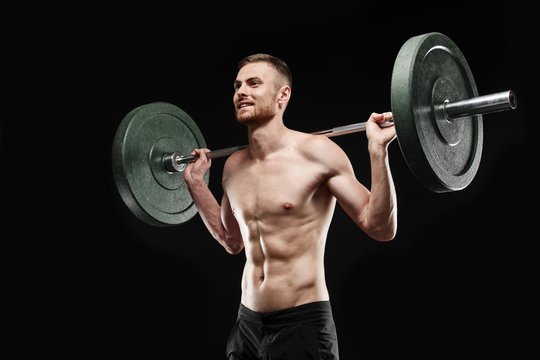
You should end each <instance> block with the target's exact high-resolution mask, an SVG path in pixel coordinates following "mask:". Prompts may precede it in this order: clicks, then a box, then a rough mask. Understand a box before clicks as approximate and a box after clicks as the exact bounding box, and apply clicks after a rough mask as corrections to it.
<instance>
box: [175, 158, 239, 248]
mask: <svg viewBox="0 0 540 360" xmlns="http://www.w3.org/2000/svg"><path fill="white" fill-rule="evenodd" d="M208 151H209V150H207V149H203V150H201V149H196V150H194V151H193V152H192V154H191V155H198V156H199V159H197V161H195V162H193V163H191V164H189V165H188V166H187V167H186V169H185V170H184V179H185V181H186V185H187V187H188V190H189V193H190V195H191V198H192V199H193V203H194V204H195V206H196V207H197V210H198V211H199V215H200V216H201V219H202V220H203V222H204V224H205V225H206V228H207V229H208V231H209V232H210V234H212V236H213V237H214V239H216V240H217V241H218V242H219V243H220V244H221V246H223V247H224V248H225V250H227V252H228V253H229V254H238V253H239V252H240V251H242V249H243V247H244V244H243V242H242V236H241V234H240V228H239V226H238V223H237V222H236V219H235V218H234V215H233V213H232V210H231V207H230V204H229V199H228V197H227V194H226V193H225V192H224V194H223V199H222V203H221V206H220V205H219V204H218V202H217V200H216V198H215V197H214V195H213V194H212V192H211V191H210V189H209V188H208V186H207V185H206V182H205V181H204V174H205V173H206V171H207V170H208V169H209V168H210V165H211V160H209V159H208V158H207V157H206V153H207V152H208Z"/></svg>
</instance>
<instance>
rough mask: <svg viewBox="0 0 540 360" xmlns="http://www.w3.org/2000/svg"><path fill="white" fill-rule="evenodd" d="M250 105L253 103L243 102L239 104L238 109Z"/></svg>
mask: <svg viewBox="0 0 540 360" xmlns="http://www.w3.org/2000/svg"><path fill="white" fill-rule="evenodd" d="M249 106H253V103H250V102H241V103H239V104H238V109H244V108H247V107H249Z"/></svg>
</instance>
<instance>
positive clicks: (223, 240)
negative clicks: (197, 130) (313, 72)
mask: <svg viewBox="0 0 540 360" xmlns="http://www.w3.org/2000/svg"><path fill="white" fill-rule="evenodd" d="M238 68H239V71H238V75H237V77H236V80H235V81H234V96H233V102H234V107H235V111H236V118H237V120H238V122H240V123H242V124H245V125H246V127H247V130H248V140H249V144H248V145H249V146H248V147H247V149H245V150H241V151H238V152H236V153H234V154H233V155H231V156H230V157H229V158H228V159H227V161H226V163H225V167H224V169H223V180H222V186H223V198H222V200H221V205H220V204H219V203H218V202H217V201H216V199H215V197H214V196H213V195H212V193H211V192H210V190H209V189H208V187H207V185H206V183H205V182H204V180H203V175H204V173H205V172H206V171H207V170H208V169H209V167H210V165H211V160H209V159H208V158H207V157H206V152H208V151H209V150H208V149H196V150H194V151H193V153H192V155H198V156H199V158H198V160H197V161H196V162H194V163H191V164H190V165H188V166H187V168H186V169H185V172H184V178H185V180H186V183H187V186H188V189H189V191H190V194H191V196H192V198H193V201H194V203H195V205H196V206H197V209H198V210H199V214H200V216H201V218H202V220H203V221H204V223H205V225H206V227H207V228H208V230H209V231H210V233H211V234H212V236H213V237H214V238H215V239H216V240H217V241H218V242H219V243H220V244H221V245H222V246H223V247H224V248H225V250H227V252H228V253H230V254H238V253H239V252H241V251H242V249H245V254H246V264H245V267H244V272H243V276H242V298H241V303H240V309H239V311H238V320H237V322H236V324H235V326H234V328H233V329H232V332H231V334H230V336H229V340H228V343H227V356H228V359H281V358H286V359H308V358H309V359H338V357H339V355H338V346H337V336H336V330H335V325H334V321H333V318H332V311H331V308H330V302H329V295H328V290H327V288H326V283H325V275H324V249H325V244H326V236H327V232H328V228H329V226H330V221H331V219H332V216H333V212H334V208H335V204H336V200H337V202H339V204H340V205H341V206H342V208H343V209H344V210H345V212H346V213H347V214H348V215H349V216H350V217H351V218H352V219H353V220H354V221H355V223H356V224H357V225H358V226H359V227H360V229H362V230H363V231H364V232H365V233H366V234H368V235H369V236H370V237H372V238H374V239H375V240H378V241H388V240H391V239H392V238H393V237H394V236H395V233H396V227H397V206H396V195H395V189H394V184H393V181H392V176H391V173H390V168H389V165H388V152H387V148H388V144H389V143H390V142H391V141H392V140H393V139H394V138H395V136H396V133H395V129H394V127H393V126H391V127H387V128H381V127H379V126H378V124H377V123H382V122H384V121H385V120H387V119H390V118H391V117H392V114H391V113H384V114H376V113H373V114H372V115H371V116H370V118H369V120H368V122H367V127H366V135H367V139H368V150H369V154H370V160H371V180H372V181H371V183H372V186H371V191H369V190H368V189H366V187H364V186H363V185H362V184H361V183H359V182H358V181H357V180H356V178H355V175H354V172H353V168H352V166H351V163H350V161H349V159H348V158H347V155H345V153H344V152H343V151H342V150H341V148H340V147H338V146H337V145H336V144H335V143H334V142H333V141H331V140H330V139H328V138H327V137H326V136H324V135H310V134H306V133H301V132H298V131H294V130H291V129H288V128H287V127H285V125H284V123H283V112H284V111H285V108H286V107H287V103H288V101H289V100H290V98H291V84H292V78H291V73H290V70H289V68H288V67H287V65H286V64H285V63H284V62H283V61H281V60H280V59H278V58H275V57H273V56H270V55H265V54H256V55H252V56H248V57H246V58H244V59H243V60H242V61H241V62H240V63H239V66H238Z"/></svg>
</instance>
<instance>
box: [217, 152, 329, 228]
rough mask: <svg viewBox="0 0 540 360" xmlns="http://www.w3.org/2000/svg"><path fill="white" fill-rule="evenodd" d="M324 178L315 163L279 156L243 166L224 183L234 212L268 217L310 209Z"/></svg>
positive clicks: (251, 217)
mask: <svg viewBox="0 0 540 360" xmlns="http://www.w3.org/2000/svg"><path fill="white" fill-rule="evenodd" d="M324 180H325V178H324V174H323V172H322V171H321V169H319V168H318V167H317V166H314V165H313V164H309V163H305V162H301V161H294V159H293V160H291V159H287V160H285V159H283V160H279V159H276V160H272V161H261V162H257V163H252V164H248V165H246V166H242V167H240V168H239V169H238V170H237V171H235V172H234V174H233V175H232V176H231V177H229V179H227V181H226V183H224V186H225V190H226V191H227V195H228V197H229V200H230V203H231V207H232V210H233V212H234V213H235V215H241V216H242V218H243V219H245V220H249V219H267V218H269V217H271V216H280V215H288V214H292V213H294V214H298V215H300V214H302V213H304V212H309V211H310V209H311V207H312V206H313V205H314V204H313V201H314V198H315V197H316V195H317V194H318V193H320V191H321V187H322V186H323V183H324Z"/></svg>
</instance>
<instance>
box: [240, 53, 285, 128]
mask: <svg viewBox="0 0 540 360" xmlns="http://www.w3.org/2000/svg"><path fill="white" fill-rule="evenodd" d="M291 85H292V75H291V71H290V70H289V67H288V66H287V64H286V63H285V62H284V61H282V60H280V59H278V58H276V57H274V56H271V55H267V54H255V55H250V56H247V57H245V58H244V59H242V60H241V61H240V62H239V63H238V75H237V76H236V80H235V81H234V97H233V102H234V106H235V112H236V119H237V120H238V122H240V123H242V124H249V123H259V122H266V121H268V120H270V119H272V118H273V117H274V116H275V115H277V114H279V113H281V114H283V112H284V111H285V108H286V107H287V102H288V101H289V99H290V97H291Z"/></svg>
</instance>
